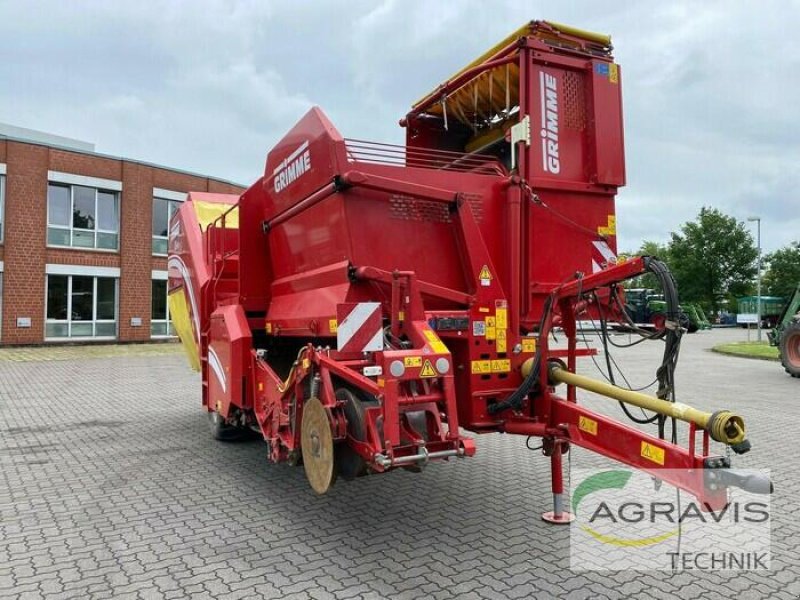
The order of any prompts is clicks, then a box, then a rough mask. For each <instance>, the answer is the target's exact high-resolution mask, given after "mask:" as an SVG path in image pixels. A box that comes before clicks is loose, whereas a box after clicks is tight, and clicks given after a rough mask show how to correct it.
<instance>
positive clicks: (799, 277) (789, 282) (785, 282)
mask: <svg viewBox="0 0 800 600" xmlns="http://www.w3.org/2000/svg"><path fill="white" fill-rule="evenodd" d="M764 262H766V263H767V265H768V268H767V272H766V273H765V274H764V280H763V286H762V287H763V289H764V293H765V294H767V295H770V296H783V297H784V298H788V297H789V296H791V295H792V293H794V290H795V288H796V287H797V284H800V241H797V242H793V243H791V244H789V245H788V246H784V247H783V248H780V249H779V250H776V251H775V252H773V253H772V254H768V255H767V256H765V257H764Z"/></svg>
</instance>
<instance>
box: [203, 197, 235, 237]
mask: <svg viewBox="0 0 800 600" xmlns="http://www.w3.org/2000/svg"><path fill="white" fill-rule="evenodd" d="M192 206H193V207H194V212H195V214H196V215H197V222H198V223H200V228H201V229H203V230H206V229H208V226H209V225H211V224H212V223H213V222H214V221H216V220H217V219H219V218H220V216H222V214H223V213H225V212H227V211H229V210H230V209H231V207H232V206H233V204H226V203H224V202H204V201H202V200H194V201H193V202H192ZM225 227H226V228H227V229H239V208H238V207H237V208H234V209H233V210H231V212H229V213H228V214H227V215H225Z"/></svg>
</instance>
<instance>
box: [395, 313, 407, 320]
mask: <svg viewBox="0 0 800 600" xmlns="http://www.w3.org/2000/svg"><path fill="white" fill-rule="evenodd" d="M397 320H398V321H405V320H406V313H405V311H402V310H400V311H397Z"/></svg>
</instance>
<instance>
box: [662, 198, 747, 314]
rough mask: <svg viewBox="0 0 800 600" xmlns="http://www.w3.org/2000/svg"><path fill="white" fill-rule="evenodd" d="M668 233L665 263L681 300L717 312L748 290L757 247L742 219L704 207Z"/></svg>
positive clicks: (745, 293)
mask: <svg viewBox="0 0 800 600" xmlns="http://www.w3.org/2000/svg"><path fill="white" fill-rule="evenodd" d="M670 235H671V239H670V242H669V248H668V253H667V254H668V256H669V260H668V264H669V267H670V269H671V270H672V272H673V275H674V276H675V279H676V281H677V284H678V292H679V294H680V298H681V301H687V302H699V303H701V304H702V305H703V307H704V308H710V309H711V310H712V311H713V312H716V311H717V310H718V309H719V308H720V307H721V305H722V304H723V303H724V300H725V299H727V298H730V297H738V296H744V295H747V294H748V293H750V292H751V290H752V287H753V285H752V283H753V278H754V277H755V275H756V266H755V265H756V259H757V258H758V250H757V249H756V245H755V243H754V242H753V236H752V235H751V234H750V232H749V231H748V230H747V228H746V226H745V224H744V223H743V222H741V221H737V220H736V219H735V218H734V217H731V216H728V215H725V214H724V213H722V212H721V211H719V210H717V209H715V208H708V207H703V208H702V209H701V210H700V214H699V215H698V217H697V220H696V221H689V222H687V223H685V224H684V225H683V226H682V227H681V231H680V233H675V232H673V233H671V234H670Z"/></svg>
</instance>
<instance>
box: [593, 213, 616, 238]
mask: <svg viewBox="0 0 800 600" xmlns="http://www.w3.org/2000/svg"><path fill="white" fill-rule="evenodd" d="M597 233H599V234H600V235H617V217H615V216H614V215H608V218H607V220H606V225H600V227H598V228H597Z"/></svg>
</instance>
